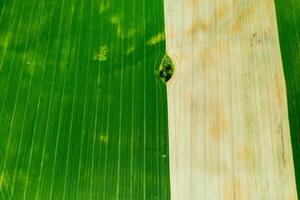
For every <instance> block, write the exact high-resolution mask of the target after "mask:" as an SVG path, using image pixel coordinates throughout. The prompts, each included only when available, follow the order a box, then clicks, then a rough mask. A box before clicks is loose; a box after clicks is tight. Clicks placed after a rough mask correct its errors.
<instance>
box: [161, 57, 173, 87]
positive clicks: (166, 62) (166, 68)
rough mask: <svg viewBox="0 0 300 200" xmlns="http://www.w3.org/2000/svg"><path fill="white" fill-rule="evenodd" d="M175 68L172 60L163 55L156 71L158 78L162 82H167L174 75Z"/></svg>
mask: <svg viewBox="0 0 300 200" xmlns="http://www.w3.org/2000/svg"><path fill="white" fill-rule="evenodd" d="M174 70H175V66H174V63H173V61H172V59H171V58H170V57H169V56H168V55H165V56H164V58H163V60H162V63H161V64H160V66H159V69H158V76H159V78H160V79H161V80H162V81H163V82H165V83H166V82H168V81H169V80H170V79H171V78H172V76H173V74H174Z"/></svg>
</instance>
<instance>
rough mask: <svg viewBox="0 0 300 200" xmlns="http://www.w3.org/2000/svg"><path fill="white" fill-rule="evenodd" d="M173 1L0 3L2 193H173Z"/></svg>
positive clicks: (161, 196) (67, 195)
mask: <svg viewBox="0 0 300 200" xmlns="http://www.w3.org/2000/svg"><path fill="white" fill-rule="evenodd" d="M164 38H165V37H164V13H163V0H159V1H157V0H126V1H110V0H97V1H96V0H91V1H81V0H61V1H58V0H52V1H47V0H26V1H21V0H0V191H1V194H0V199H30V200H31V199H72V200H73V199H85V200H86V199H113V200H115V199H137V200H139V199H151V200H155V199H170V183H169V157H168V124H167V97H166V86H165V84H164V83H163V81H162V80H161V79H160V78H159V77H157V75H156V71H157V69H158V67H159V65H160V63H161V60H162V58H163V56H164V54H165V39H164Z"/></svg>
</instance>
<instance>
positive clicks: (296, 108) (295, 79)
mask: <svg viewBox="0 0 300 200" xmlns="http://www.w3.org/2000/svg"><path fill="white" fill-rule="evenodd" d="M275 3H276V11H277V22H278V29H279V38H280V47H281V56H282V60H283V68H284V73H285V81H286V87H287V97H288V107H289V122H290V129H291V139H292V146H293V154H294V155H293V157H294V163H295V172H296V182H297V189H298V191H300V1H299V0H275ZM298 196H299V197H298V198H300V194H299V192H298Z"/></svg>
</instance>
